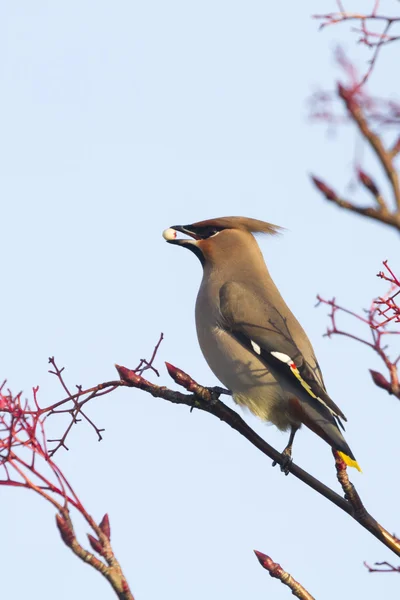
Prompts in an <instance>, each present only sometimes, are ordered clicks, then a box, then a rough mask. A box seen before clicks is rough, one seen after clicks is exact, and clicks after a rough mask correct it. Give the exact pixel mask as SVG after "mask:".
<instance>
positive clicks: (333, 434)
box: [302, 402, 361, 472]
mask: <svg viewBox="0 0 400 600" xmlns="http://www.w3.org/2000/svg"><path fill="white" fill-rule="evenodd" d="M302 409H303V414H302V417H303V418H302V421H303V423H304V425H306V426H307V427H309V428H310V429H311V430H312V431H314V433H316V434H317V435H319V437H321V438H322V439H323V440H325V442H327V443H328V444H329V445H330V446H331V448H332V449H333V450H335V451H336V452H337V453H338V454H339V456H340V458H342V460H343V461H344V462H345V463H346V465H348V466H349V467H353V468H355V469H357V471H360V472H361V469H360V466H359V464H358V462H357V460H356V458H355V456H354V454H353V452H352V451H351V449H350V446H349V445H348V443H347V442H346V440H345V439H344V437H343V434H342V432H341V431H340V429H339V426H338V424H337V422H336V419H335V417H334V416H333V415H332V414H331V412H330V411H329V412H328V409H325V407H323V406H316V405H315V404H314V405H313V404H311V403H309V402H307V403H303V404H302Z"/></svg>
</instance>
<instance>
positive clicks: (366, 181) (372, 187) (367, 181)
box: [358, 169, 379, 196]
mask: <svg viewBox="0 0 400 600" xmlns="http://www.w3.org/2000/svg"><path fill="white" fill-rule="evenodd" d="M358 178H359V180H360V181H361V183H362V184H363V186H364V187H366V188H367V190H369V191H370V192H371V193H372V194H374V196H379V190H378V187H377V185H376V183H375V182H374V181H373V180H372V179H371V177H370V176H369V175H367V174H366V173H365V172H364V171H362V170H361V169H358Z"/></svg>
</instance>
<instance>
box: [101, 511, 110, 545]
mask: <svg viewBox="0 0 400 600" xmlns="http://www.w3.org/2000/svg"><path fill="white" fill-rule="evenodd" d="M99 527H100V529H101V530H102V532H103V533H104V535H105V536H106V537H107V538H108V539H109V540H110V539H111V528H110V519H109V518H108V514H107V513H106V514H105V515H104V517H103V518H102V520H101V521H100V523H99Z"/></svg>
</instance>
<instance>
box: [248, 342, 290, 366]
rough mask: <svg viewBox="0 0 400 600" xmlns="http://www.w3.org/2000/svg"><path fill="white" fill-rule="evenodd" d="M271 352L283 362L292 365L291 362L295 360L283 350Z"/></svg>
mask: <svg viewBox="0 0 400 600" xmlns="http://www.w3.org/2000/svg"><path fill="white" fill-rule="evenodd" d="M252 343H253V342H252ZM271 354H272V356H275V358H277V359H278V360H280V361H281V362H284V363H286V364H287V365H290V363H293V360H292V359H291V358H290V356H288V355H287V354H284V353H283V352H271Z"/></svg>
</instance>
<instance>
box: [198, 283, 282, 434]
mask: <svg viewBox="0 0 400 600" xmlns="http://www.w3.org/2000/svg"><path fill="white" fill-rule="evenodd" d="M205 292H206V290H204V289H203V290H202V288H200V291H199V295H198V297H197V302H196V328H197V336H198V340H199V344H200V348H201V350H202V352H203V355H204V358H205V359H206V361H207V363H208V365H209V367H210V369H211V370H212V371H213V373H214V375H215V376H216V377H217V378H218V379H219V380H220V381H221V383H222V384H223V385H224V386H226V387H227V388H228V389H229V390H231V391H232V393H233V398H234V400H235V402H236V403H237V404H240V405H242V406H246V407H247V408H249V409H250V410H251V412H253V413H254V414H255V415H257V416H258V417H260V418H261V419H263V420H265V421H270V422H272V423H274V425H276V426H277V427H278V428H279V429H282V430H286V429H287V428H288V427H289V426H290V425H291V424H292V422H293V420H292V419H291V418H290V416H289V414H288V392H289V390H285V389H284V388H283V387H282V385H281V384H280V383H278V381H277V380H276V378H275V377H274V375H273V374H272V373H271V371H270V370H269V369H268V368H267V367H266V366H265V364H264V363H263V362H262V361H261V360H260V359H259V357H258V356H257V355H255V354H253V353H252V352H251V351H250V350H248V349H247V348H245V347H244V346H242V344H240V342H238V341H237V340H236V339H235V337H234V336H233V335H232V334H231V333H230V332H229V331H227V330H226V329H224V328H223V326H222V325H221V318H220V317H221V315H220V313H219V305H218V304H217V305H215V303H213V302H210V300H209V298H208V295H207V293H205Z"/></svg>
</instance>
